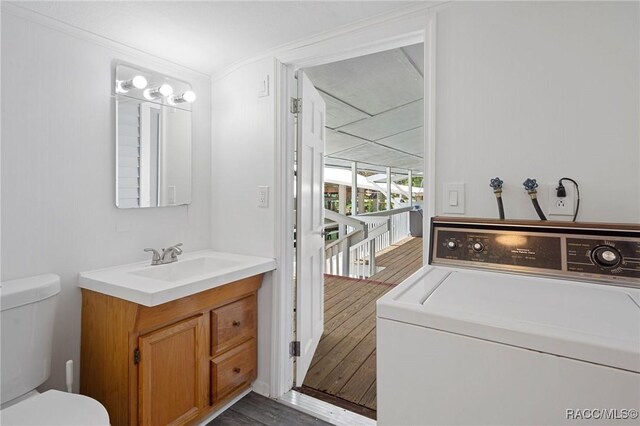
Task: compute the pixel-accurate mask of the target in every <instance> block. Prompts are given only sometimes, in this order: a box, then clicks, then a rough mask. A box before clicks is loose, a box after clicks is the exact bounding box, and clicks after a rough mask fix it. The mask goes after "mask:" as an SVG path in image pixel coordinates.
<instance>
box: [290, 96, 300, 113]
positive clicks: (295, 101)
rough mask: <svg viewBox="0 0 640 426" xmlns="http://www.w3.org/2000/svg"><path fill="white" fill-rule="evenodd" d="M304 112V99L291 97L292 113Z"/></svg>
mask: <svg viewBox="0 0 640 426" xmlns="http://www.w3.org/2000/svg"><path fill="white" fill-rule="evenodd" d="M301 112H302V99H301V98H291V113H292V114H300V113H301Z"/></svg>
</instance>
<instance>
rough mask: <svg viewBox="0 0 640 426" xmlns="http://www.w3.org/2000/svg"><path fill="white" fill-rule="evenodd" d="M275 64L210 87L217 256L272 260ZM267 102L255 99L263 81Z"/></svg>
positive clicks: (261, 363) (265, 375)
mask: <svg viewBox="0 0 640 426" xmlns="http://www.w3.org/2000/svg"><path fill="white" fill-rule="evenodd" d="M274 74H275V61H274V59H271V58H268V59H263V60H260V61H258V62H254V63H251V64H248V65H244V66H242V67H240V68H239V69H237V70H235V71H234V72H232V73H230V74H227V75H226V76H225V77H223V78H221V79H219V80H216V81H214V82H213V87H212V93H213V94H212V115H213V135H212V136H213V143H212V147H211V178H212V188H211V191H212V198H211V203H212V204H211V218H212V221H211V246H212V247H213V248H214V249H216V250H220V251H227V252H231V253H240V254H247V255H255V256H265V257H276V252H275V243H274V239H275V231H274V227H275V223H276V217H275V214H274V205H275V200H274V198H275V197H274V182H275V161H276V160H275V155H276V153H275V148H276V145H275V135H276V128H275V100H274V99H275V96H274V87H273V82H274V81H275V79H274ZM267 76H268V80H269V82H271V85H272V87H270V88H269V95H268V96H259V91H260V88H261V87H262V82H263V80H264V79H265V78H267ZM260 185H267V186H269V187H270V194H269V195H270V205H269V207H268V208H259V207H258V206H257V188H258V186H260ZM273 285H276V284H275V283H274V281H273V279H272V274H267V276H266V277H265V280H264V282H263V284H262V287H261V289H260V291H259V293H258V378H257V381H256V384H255V386H256V389H257V390H258V391H260V392H261V393H267V392H268V385H269V383H270V367H271V366H270V360H271V356H270V353H271V340H272V337H271V323H272V308H273V306H272V300H271V294H272V286H273Z"/></svg>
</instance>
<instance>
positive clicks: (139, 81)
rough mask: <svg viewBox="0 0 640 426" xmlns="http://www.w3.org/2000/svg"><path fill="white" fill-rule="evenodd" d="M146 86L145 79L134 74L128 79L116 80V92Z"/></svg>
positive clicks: (124, 91)
mask: <svg viewBox="0 0 640 426" xmlns="http://www.w3.org/2000/svg"><path fill="white" fill-rule="evenodd" d="M145 87H147V79H146V78H144V77H143V76H141V75H136V76H135V77H133V78H132V79H130V80H125V81H120V80H117V81H116V93H127V92H128V91H129V90H131V89H144V88H145Z"/></svg>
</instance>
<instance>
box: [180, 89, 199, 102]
mask: <svg viewBox="0 0 640 426" xmlns="http://www.w3.org/2000/svg"><path fill="white" fill-rule="evenodd" d="M182 99H184V101H185V102H193V101H195V100H196V94H195V93H194V92H192V91H191V90H187V91H186V92H184V93H183V94H182Z"/></svg>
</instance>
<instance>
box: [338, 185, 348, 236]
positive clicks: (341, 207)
mask: <svg viewBox="0 0 640 426" xmlns="http://www.w3.org/2000/svg"><path fill="white" fill-rule="evenodd" d="M338 213H340V214H341V215H346V214H347V187H346V185H338ZM338 230H339V234H338V237H339V238H342V237H344V236H345V235H347V226H346V225H339V228H338Z"/></svg>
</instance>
